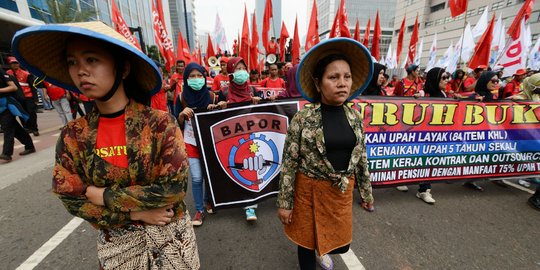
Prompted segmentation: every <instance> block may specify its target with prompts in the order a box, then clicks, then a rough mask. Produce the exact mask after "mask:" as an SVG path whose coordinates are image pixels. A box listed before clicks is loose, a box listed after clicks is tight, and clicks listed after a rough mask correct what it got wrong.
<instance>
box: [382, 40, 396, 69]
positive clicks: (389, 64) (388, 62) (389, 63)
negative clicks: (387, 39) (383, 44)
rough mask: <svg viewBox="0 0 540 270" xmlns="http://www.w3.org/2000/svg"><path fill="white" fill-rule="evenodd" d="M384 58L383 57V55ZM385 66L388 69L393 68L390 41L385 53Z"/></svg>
mask: <svg viewBox="0 0 540 270" xmlns="http://www.w3.org/2000/svg"><path fill="white" fill-rule="evenodd" d="M383 58H384V57H383ZM385 62H386V67H387V68H389V69H392V68H394V59H392V43H390V46H388V52H387V53H386V61H385Z"/></svg>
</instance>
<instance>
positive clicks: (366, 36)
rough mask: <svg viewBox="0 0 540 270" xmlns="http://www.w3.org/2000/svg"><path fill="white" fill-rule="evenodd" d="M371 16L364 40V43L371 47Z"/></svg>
mask: <svg viewBox="0 0 540 270" xmlns="http://www.w3.org/2000/svg"><path fill="white" fill-rule="evenodd" d="M370 28H371V18H369V19H368V21H367V26H366V31H364V40H363V41H362V44H364V46H366V48H367V47H369V34H370V32H371V29H370Z"/></svg>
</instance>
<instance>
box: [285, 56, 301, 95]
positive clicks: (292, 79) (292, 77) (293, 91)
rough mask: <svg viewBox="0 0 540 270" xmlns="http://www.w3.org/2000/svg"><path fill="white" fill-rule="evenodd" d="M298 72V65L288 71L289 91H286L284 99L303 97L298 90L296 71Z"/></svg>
mask: <svg viewBox="0 0 540 270" xmlns="http://www.w3.org/2000/svg"><path fill="white" fill-rule="evenodd" d="M297 70H298V64H296V65H294V66H293V67H292V68H290V69H289V70H287V89H286V90H287V91H285V92H284V93H283V94H284V97H291V98H292V97H301V96H302V95H301V94H300V92H298V88H296V71H297Z"/></svg>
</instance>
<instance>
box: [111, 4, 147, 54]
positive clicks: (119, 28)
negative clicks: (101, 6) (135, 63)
mask: <svg viewBox="0 0 540 270" xmlns="http://www.w3.org/2000/svg"><path fill="white" fill-rule="evenodd" d="M111 19H112V23H113V24H114V28H115V29H116V32H118V33H120V34H122V36H124V37H125V38H126V39H127V40H129V41H130V42H131V43H133V45H135V47H137V48H139V50H140V49H141V45H140V44H139V41H138V40H137V39H136V38H135V37H134V36H133V34H131V31H130V30H129V27H128V26H127V24H126V21H125V20H124V18H123V17H122V14H120V11H118V8H117V7H116V4H115V3H114V0H112V16H111Z"/></svg>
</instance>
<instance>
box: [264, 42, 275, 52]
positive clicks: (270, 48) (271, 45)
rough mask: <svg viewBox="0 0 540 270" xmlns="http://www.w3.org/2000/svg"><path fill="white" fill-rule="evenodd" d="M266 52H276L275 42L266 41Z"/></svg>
mask: <svg viewBox="0 0 540 270" xmlns="http://www.w3.org/2000/svg"><path fill="white" fill-rule="evenodd" d="M266 53H267V54H277V43H276V42H269V43H268V51H267V52H266Z"/></svg>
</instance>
